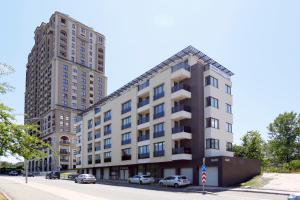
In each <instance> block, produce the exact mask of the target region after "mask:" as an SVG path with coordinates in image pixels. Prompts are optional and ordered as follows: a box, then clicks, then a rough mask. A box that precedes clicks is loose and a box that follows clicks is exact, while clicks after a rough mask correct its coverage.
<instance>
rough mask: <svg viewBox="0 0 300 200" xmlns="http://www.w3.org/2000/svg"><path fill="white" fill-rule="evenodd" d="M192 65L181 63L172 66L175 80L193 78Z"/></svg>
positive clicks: (172, 75) (172, 77)
mask: <svg viewBox="0 0 300 200" xmlns="http://www.w3.org/2000/svg"><path fill="white" fill-rule="evenodd" d="M190 69H191V67H190V66H189V65H188V64H187V63H180V64H178V65H175V66H173V67H172V74H171V79H172V80H174V81H181V80H184V79H187V78H191V71H190Z"/></svg>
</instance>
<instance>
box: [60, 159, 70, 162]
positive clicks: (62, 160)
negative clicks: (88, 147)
mask: <svg viewBox="0 0 300 200" xmlns="http://www.w3.org/2000/svg"><path fill="white" fill-rule="evenodd" d="M60 162H69V159H60Z"/></svg>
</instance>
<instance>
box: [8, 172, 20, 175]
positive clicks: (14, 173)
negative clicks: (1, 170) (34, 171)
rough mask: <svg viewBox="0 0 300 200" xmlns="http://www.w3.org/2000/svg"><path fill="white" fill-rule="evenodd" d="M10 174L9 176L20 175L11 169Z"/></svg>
mask: <svg viewBox="0 0 300 200" xmlns="http://www.w3.org/2000/svg"><path fill="white" fill-rule="evenodd" d="M8 175H9V176H18V175H19V173H18V172H16V171H10V172H9V173H8Z"/></svg>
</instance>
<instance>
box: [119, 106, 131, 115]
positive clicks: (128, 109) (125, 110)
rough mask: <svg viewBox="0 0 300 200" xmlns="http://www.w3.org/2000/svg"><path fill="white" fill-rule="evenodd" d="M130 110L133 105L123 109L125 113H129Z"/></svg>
mask: <svg viewBox="0 0 300 200" xmlns="http://www.w3.org/2000/svg"><path fill="white" fill-rule="evenodd" d="M129 111H131V107H127V108H124V109H122V111H121V113H122V114H124V113H127V112H129Z"/></svg>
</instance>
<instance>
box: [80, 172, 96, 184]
mask: <svg viewBox="0 0 300 200" xmlns="http://www.w3.org/2000/svg"><path fill="white" fill-rule="evenodd" d="M75 183H93V184H95V183H96V178H95V176H94V175H92V174H80V175H79V176H77V177H76V178H75Z"/></svg>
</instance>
